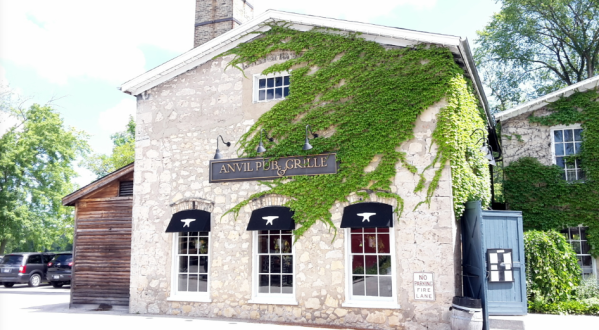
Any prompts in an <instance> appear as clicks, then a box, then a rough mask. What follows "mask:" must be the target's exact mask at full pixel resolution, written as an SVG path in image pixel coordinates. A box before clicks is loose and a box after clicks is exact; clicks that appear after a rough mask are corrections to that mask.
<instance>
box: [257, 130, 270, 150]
mask: <svg viewBox="0 0 599 330" xmlns="http://www.w3.org/2000/svg"><path fill="white" fill-rule="evenodd" d="M262 133H264V135H266V138H267V139H268V141H270V142H272V141H274V139H273V138H271V137H268V135H267V134H266V130H265V129H264V128H263V129H261V130H260V144H258V148H257V149H256V152H257V153H259V154H261V153H263V152H265V151H266V148H264V144H262Z"/></svg>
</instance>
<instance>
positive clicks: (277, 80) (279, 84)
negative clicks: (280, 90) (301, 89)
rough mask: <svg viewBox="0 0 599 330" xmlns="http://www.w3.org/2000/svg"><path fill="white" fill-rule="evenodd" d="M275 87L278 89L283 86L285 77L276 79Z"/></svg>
mask: <svg viewBox="0 0 599 330" xmlns="http://www.w3.org/2000/svg"><path fill="white" fill-rule="evenodd" d="M275 86H276V87H280V86H283V77H276V78H275Z"/></svg>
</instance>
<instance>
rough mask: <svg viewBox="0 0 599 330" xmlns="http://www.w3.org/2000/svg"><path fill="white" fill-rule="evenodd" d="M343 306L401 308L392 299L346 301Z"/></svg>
mask: <svg viewBox="0 0 599 330" xmlns="http://www.w3.org/2000/svg"><path fill="white" fill-rule="evenodd" d="M341 307H359V308H384V309H401V306H399V304H398V303H396V302H391V301H366V300H353V301H346V302H344V303H342V304H341Z"/></svg>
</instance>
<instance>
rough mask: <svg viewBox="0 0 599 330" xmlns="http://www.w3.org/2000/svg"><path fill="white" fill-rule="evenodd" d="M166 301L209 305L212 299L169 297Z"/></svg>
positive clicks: (204, 297) (205, 297) (202, 297)
mask: <svg viewBox="0 0 599 330" xmlns="http://www.w3.org/2000/svg"><path fill="white" fill-rule="evenodd" d="M166 301H180V302H203V303H211V302H212V299H210V298H209V297H208V296H195V297H194V296H171V297H168V298H166Z"/></svg>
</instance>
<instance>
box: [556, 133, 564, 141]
mask: <svg viewBox="0 0 599 330" xmlns="http://www.w3.org/2000/svg"><path fill="white" fill-rule="evenodd" d="M553 141H555V142H564V138H563V135H562V131H553Z"/></svg>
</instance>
